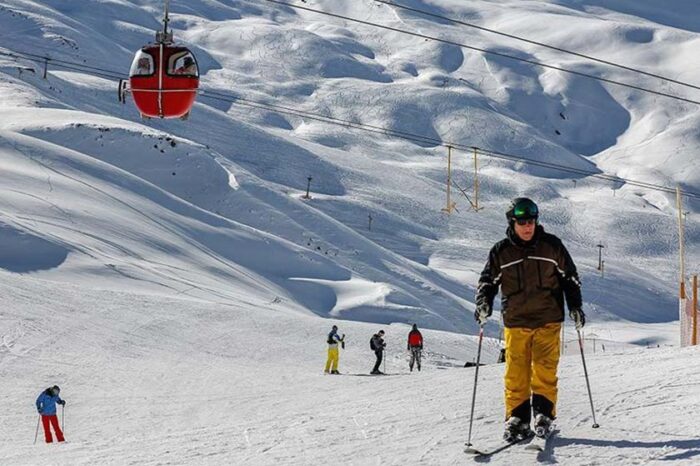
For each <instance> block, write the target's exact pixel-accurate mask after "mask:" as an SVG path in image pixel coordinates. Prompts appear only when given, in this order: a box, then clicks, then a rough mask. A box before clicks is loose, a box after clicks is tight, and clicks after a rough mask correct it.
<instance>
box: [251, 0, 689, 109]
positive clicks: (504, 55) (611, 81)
mask: <svg viewBox="0 0 700 466" xmlns="http://www.w3.org/2000/svg"><path fill="white" fill-rule="evenodd" d="M264 1H266V2H268V3H274V4H277V5H283V6H287V7H290V8H297V9H299V10H305V11H310V12H312V13H318V14H321V15H326V16H331V17H333V18H338V19H342V20H345V21H351V22H355V23H359V24H364V25H366V26H372V27H377V28H381V29H386V30H388V31H393V32H398V33H400V34H406V35H409V36H414V37H420V38H421V39H427V40H432V41H435V42H440V43H443V44H448V45H454V46H456V47H460V48H464V49H468V50H474V51H476V52H481V53H484V54H488V55H494V56H498V57H501V58H507V59H510V60H515V61H520V62H524V63H528V64H530V65H535V66H541V67H543V68H549V69H552V70H557V71H562V72H564V73H569V74H573V75H576V76H581V77H584V78H589V79H595V80H596V81H602V82H605V83H608V84H614V85H616V86H621V87H626V88H629V89H634V90H637V91H642V92H647V93H649V94H654V95H657V96H661V97H668V98H670V99H675V100H678V101H681V102H687V103H691V104H695V105H700V101H698V100H693V99H688V98H685V97H681V96H679V95H675V94H668V93H666V92H661V91H655V90H653V89H649V88H646V87H642V86H637V85H634V84H629V83H625V82H622V81H616V80H614V79H608V78H603V77H600V76H595V75H593V74H589V73H584V72H582V71H576V70H572V69H569V68H562V67H560V66H556V65H550V64H547V63H543V62H540V61H537V60H530V59H528V58H522V57H516V56H515V55H509V54H507V53H502V52H496V51H493V50H487V49H483V48H480V47H474V46H472V45H467V44H462V43H460V42H455V41H451V40H448V39H442V38H440V37H435V36H429V35H426V34H421V33H419V32H413V31H407V30H405V29H399V28H395V27H392V26H386V25H383V24H379V23H373V22H371V21H365V20H362V19H358V18H352V17H350V16H344V15H339V14H336V13H330V12H327V11H322V10H317V9H314V8H309V7H306V6H301V5H295V4H293V3H287V2H282V1H279V0H264Z"/></svg>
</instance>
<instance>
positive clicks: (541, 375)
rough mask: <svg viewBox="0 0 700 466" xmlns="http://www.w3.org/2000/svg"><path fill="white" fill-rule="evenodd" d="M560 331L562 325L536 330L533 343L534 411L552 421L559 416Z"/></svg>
mask: <svg viewBox="0 0 700 466" xmlns="http://www.w3.org/2000/svg"><path fill="white" fill-rule="evenodd" d="M560 331H561V324H560V323H553V324H547V325H545V326H544V327H541V328H538V329H536V330H535V336H534V338H533V343H532V410H533V411H534V412H535V415H537V414H544V415H545V416H547V417H549V418H550V419H554V418H555V417H556V414H557V409H556V406H557V382H558V380H559V379H558V378H557V368H558V366H559V352H560V339H559V333H560Z"/></svg>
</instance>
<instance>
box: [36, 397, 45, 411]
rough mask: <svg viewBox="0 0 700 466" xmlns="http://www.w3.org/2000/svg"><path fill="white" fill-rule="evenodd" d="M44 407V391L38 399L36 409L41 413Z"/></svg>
mask: <svg viewBox="0 0 700 466" xmlns="http://www.w3.org/2000/svg"><path fill="white" fill-rule="evenodd" d="M43 408H44V394H43V393H42V394H41V395H39V397H38V398H37V399H36V410H37V411H38V412H39V414H41V410H42V409H43Z"/></svg>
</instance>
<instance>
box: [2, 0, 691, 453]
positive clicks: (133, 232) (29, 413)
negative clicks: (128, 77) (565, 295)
mask: <svg viewBox="0 0 700 466" xmlns="http://www.w3.org/2000/svg"><path fill="white" fill-rule="evenodd" d="M297 3H298V4H301V2H297ZM403 4H405V5H409V6H412V7H416V8H420V9H424V10H427V11H430V12H432V13H436V14H440V15H448V16H452V17H456V18H459V19H461V20H464V21H467V22H473V23H476V24H479V25H482V26H486V27H491V28H496V29H499V30H503V31H506V32H509V33H513V34H520V35H523V36H525V37H528V38H531V39H534V40H539V41H543V42H547V43H551V44H553V45H555V46H559V47H565V48H570V49H574V50H576V51H579V52H582V53H587V54H591V55H594V56H598V57H601V58H604V59H607V60H613V61H619V62H621V63H624V64H627V65H632V66H636V67H639V68H642V69H644V70H647V71H650V72H653V73H658V74H663V75H666V76H669V77H671V78H674V79H679V80H684V81H688V82H691V83H693V84H696V85H697V84H698V82H697V81H696V80H695V76H696V75H697V70H698V61H697V59H696V55H697V54H696V50H697V44H698V39H699V36H698V34H699V33H700V31H698V28H697V23H698V21H697V19H699V18H700V6H698V5H697V2H695V1H691V0H687V1H686V0H676V1H675V2H673V8H660V7H659V6H658V5H657V4H655V3H654V2H629V1H623V0H619V1H609V2H608V1H606V2H601V1H597V0H557V1H548V2H522V1H515V0H509V1H498V2H494V1H486V0H477V1H470V2H464V1H461V0H410V1H408V0H406V1H404V2H403ZM304 5H305V6H308V7H311V8H315V9H321V10H324V11H328V12H333V13H336V14H342V15H347V16H350V17H354V18H358V19H361V20H363V21H368V22H373V23H379V24H384V25H388V26H391V27H394V28H399V29H407V30H411V31H414V32H418V33H421V34H425V35H429V36H439V37H442V38H445V39H448V40H450V41H454V42H460V43H464V44H467V45H470V46H474V47H479V48H483V49H487V50H492V51H497V52H501V53H507V54H512V55H517V56H519V57H522V58H526V59H529V60H537V61H544V62H548V63H552V64H554V65H557V66H562V67H567V68H571V69H574V70H578V71H582V72H586V73H593V74H596V75H599V76H602V77H605V78H608V79H613V80H619V81H625V82H628V83H630V84H632V85H636V86H643V87H650V88H654V89H657V90H660V91H663V92H667V93H674V94H678V95H680V96H683V97H686V98H688V99H691V100H698V99H700V94H698V91H697V90H694V89H690V88H683V87H681V86H678V85H676V84H672V83H669V82H664V81H662V82H659V81H657V80H654V79H653V78H650V77H644V76H641V75H637V74H631V73H629V72H626V71H623V70H619V69H613V68H607V67H604V66H602V65H600V64H594V63H589V62H586V61H585V60H584V59H582V58H577V57H572V56H567V55H562V54H560V53H557V52H554V51H552V50H547V49H542V48H538V47H536V46H534V45H528V44H523V43H521V42H514V41H513V40H511V39H506V38H504V37H500V36H495V35H492V34H488V33H485V32H478V31H476V30H473V29H468V28H464V27H461V26H458V25H455V24H452V23H448V22H445V21H443V20H439V19H436V18H434V17H426V16H421V15H418V14H415V13H411V12H408V11H405V10H401V9H397V8H395V7H390V6H387V5H385V4H379V3H376V2H374V1H371V0H346V1H341V0H333V1H331V0H307V1H306V2H305V3H304ZM160 15H161V2H160V1H156V0H138V1H136V0H99V1H91V2H88V1H82V0H74V1H70V2H66V1H63V0H45V1H34V0H5V1H3V2H2V4H1V5H0V96H2V98H1V99H0V214H1V215H2V216H1V217H0V276H1V277H2V281H1V283H2V285H1V286H2V289H3V297H4V302H5V304H6V305H5V306H3V309H2V310H0V342H1V344H0V378H1V379H2V380H7V381H12V383H11V384H9V386H7V385H4V386H3V395H4V396H5V399H6V400H8V402H7V403H4V404H3V409H4V410H5V412H6V414H7V416H8V419H9V422H6V423H2V424H1V425H0V435H2V437H3V438H4V439H6V441H5V442H3V443H2V445H1V446H0V463H1V464H46V463H50V462H51V461H54V462H55V463H58V464H124V463H135V464H159V463H168V462H170V463H175V464H241V463H243V464H256V465H257V464H280V463H282V464H321V463H325V462H326V461H327V459H328V457H329V456H339V457H341V458H343V460H344V461H346V464H374V463H377V464H414V463H415V464H421V463H422V464H458V463H462V462H463V461H464V460H465V459H464V457H463V454H462V453H461V447H462V443H463V441H464V440H465V438H464V437H465V434H466V425H467V421H468V415H467V406H468V402H469V397H470V395H471V391H470V386H471V377H472V375H473V373H472V372H471V370H467V369H463V368H462V367H461V366H462V365H463V364H464V362H465V361H470V360H473V359H474V357H475V354H474V349H475V341H474V338H473V337H471V336H469V335H473V333H474V330H475V324H474V322H473V319H472V317H471V313H472V312H473V302H472V301H473V295H474V287H475V285H476V282H477V278H478V273H479V271H480V269H481V267H482V265H483V262H484V260H485V258H486V254H487V251H488V249H489V248H490V247H491V245H492V244H493V243H494V242H495V241H497V240H499V239H500V238H501V237H502V235H503V231H504V229H505V222H504V216H503V213H504V211H505V209H506V206H507V203H508V200H509V199H511V198H513V197H516V196H521V195H526V196H530V197H532V198H534V199H535V200H536V201H537V202H538V204H540V207H541V210H542V217H541V220H542V223H543V224H544V225H545V228H546V229H547V230H548V231H551V232H553V233H555V234H557V235H558V236H560V237H561V238H562V239H563V240H564V242H565V244H566V245H567V247H568V248H569V249H570V251H571V253H572V255H573V257H574V258H575V260H576V262H577V264H578V266H579V269H580V273H581V276H582V278H583V283H584V301H585V310H586V312H587V314H588V316H589V324H588V326H587V328H586V333H587V335H588V336H589V337H590V338H591V339H595V342H593V341H589V347H588V349H589V350H590V351H591V353H592V351H593V350H595V351H596V353H595V355H592V357H591V362H590V366H591V372H592V374H593V385H594V391H595V393H594V396H595V398H596V400H597V403H598V407H599V410H600V411H599V416H600V419H599V422H600V423H601V425H602V426H603V428H602V429H601V430H600V431H596V432H592V431H590V430H589V429H588V427H587V426H588V424H590V419H589V418H588V405H587V398H586V393H585V386H584V384H583V383H582V379H581V370H580V362H579V361H578V359H576V356H577V347H576V345H575V344H573V343H572V338H573V332H572V331H571V329H570V328H569V327H567V330H566V335H565V340H566V341H567V342H568V343H567V345H566V346H567V348H566V349H565V352H566V353H567V355H569V356H572V357H568V358H565V361H564V363H563V365H562V405H561V409H560V420H559V421H560V423H561V426H562V433H561V435H560V438H559V439H558V443H557V444H556V447H555V448H556V451H554V452H548V453H547V456H546V457H545V458H543V460H545V461H550V462H554V461H558V462H561V463H564V464H596V463H600V464H612V463H615V464H617V463H624V462H628V463H630V464H636V463H643V462H649V463H652V464H653V463H654V462H661V461H664V462H665V461H667V460H677V461H678V462H680V463H687V464H692V462H693V461H695V460H697V454H696V452H697V450H698V449H699V448H700V445H698V444H697V437H698V435H697V434H698V433H697V430H695V431H693V427H692V426H693V425H694V424H695V423H694V421H693V419H692V418H691V417H692V413H693V408H695V407H697V399H696V398H695V397H694V395H693V396H687V393H688V392H689V391H690V390H692V387H693V386H694V385H697V380H696V377H695V375H694V374H693V372H692V371H691V370H690V369H688V367H692V361H693V360H694V358H696V357H697V355H696V352H695V351H693V350H684V351H681V352H678V351H676V350H672V349H669V350H666V349H660V350H653V351H652V350H646V349H635V346H638V347H646V346H650V347H655V346H656V345H668V344H672V345H673V344H677V333H678V332H677V322H676V320H677V304H676V299H675V296H676V290H677V284H676V281H677V278H676V274H677V272H676V267H677V227H676V223H675V211H674V210H675V207H674V202H675V200H674V197H673V196H672V195H669V194H663V193H659V192H656V191H650V190H646V189H642V188H637V187H634V186H631V185H624V184H623V185H620V184H615V185H613V184H609V183H604V182H601V181H599V180H596V179H593V178H590V177H580V176H576V177H574V178H572V176H571V175H570V174H567V173H564V172H558V171H556V170H553V169H551V168H544V167H538V166H533V165H527V164H522V163H515V162H509V161H503V160H497V159H490V158H488V157H484V156H483V155H482V156H481V157H480V159H479V163H480V172H479V181H480V186H481V194H480V204H481V205H482V206H483V207H484V209H483V210H481V211H479V212H478V213H477V212H474V211H473V210H470V208H469V203H468V202H467V200H466V199H465V198H464V197H463V196H462V195H461V194H460V193H459V192H458V191H457V190H453V200H455V201H456V207H457V209H458V210H457V211H455V212H453V213H452V215H449V216H448V215H446V214H445V213H444V212H442V211H441V209H443V208H444V207H445V205H446V200H445V192H444V191H445V176H446V155H447V154H446V152H447V151H446V149H445V148H444V147H440V146H439V145H437V144H435V143H434V142H430V139H438V140H444V141H450V142H453V143H457V144H461V145H466V146H480V147H484V148H488V149H491V150H496V151H501V152H508V153H512V154H515V155H519V156H522V157H527V158H530V159H535V160H538V161H543V162H551V163H556V164H560V165H566V166H569V167H574V168H577V169H582V170H587V171H591V172H597V173H608V174H612V175H619V176H623V177H629V178H632V179H638V180H640V181H645V182H649V183H654V184H661V185H666V186H675V185H676V184H680V185H681V187H683V188H684V189H687V190H690V191H696V192H697V191H700V178H698V176H699V175H698V173H700V171H698V169H697V157H696V155H695V154H696V152H697V149H698V146H699V145H700V143H699V141H698V137H697V134H696V133H697V130H696V128H697V126H698V122H697V119H698V111H697V107H696V106H695V105H693V104H690V103H687V102H686V103H683V102H678V101H674V100H670V99H667V98H664V97H660V96H654V95H650V94H644V93H641V92H639V91H634V90H631V89H626V88H621V87H616V86H614V85H610V84H603V83H600V82H598V81H591V80H587V79H585V78H583V77H581V76H573V75H568V74H565V73H562V72H558V71H554V70H551V69H544V68H541V67H538V66H535V65H530V64H526V63H522V62H516V61H512V60H508V59H505V58H503V57H497V56H494V55H488V54H484V53H480V52H475V51H470V50H468V49H462V48H459V47H457V46H454V45H449V44H446V43H440V42H433V41H430V40H425V39H421V38H417V37H412V36H408V35H404V34H401V33H399V32H389V31H386V30H382V29H378V28H375V27H371V26H368V25H359V24H357V23H353V22H351V21H345V20H341V19H332V18H329V17H327V16H321V15H318V14H317V13H313V12H308V11H300V10H296V9H292V8H288V7H281V6H279V5H275V4H272V3H270V2H266V1H264V0H174V1H173V2H172V15H173V17H172V18H173V22H172V26H173V27H174V28H175V35H176V38H178V39H180V40H182V41H183V42H184V43H185V44H186V45H188V46H189V47H190V48H192V50H193V51H194V52H195V53H196V55H197V58H198V62H199V65H200V68H201V71H202V88H204V89H205V90H207V91H210V92H211V91H217V92H220V93H223V94H225V95H229V96H233V97H238V98H241V99H246V100H237V101H235V102H234V103H232V102H231V101H229V100H235V99H229V100H217V99H212V98H211V94H209V96H207V95H202V96H200V97H199V99H198V103H197V104H196V106H195V108H194V110H193V112H192V115H191V117H190V119H189V120H188V121H186V122H183V121H159V120H149V121H143V120H141V119H140V118H139V115H138V114H137V112H136V110H135V108H134V106H133V105H132V103H131V102H127V104H126V105H122V104H120V103H119V102H118V101H117V99H116V85H117V83H116V81H115V80H114V79H110V78H109V76H114V75H113V74H111V73H112V71H116V73H117V75H119V74H120V73H122V74H123V75H125V74H126V72H127V69H128V67H129V63H130V61H131V59H132V56H133V53H134V51H135V50H136V49H138V48H139V47H141V46H142V45H144V44H145V43H147V42H149V41H150V40H151V39H152V36H153V31H154V30H155V29H157V28H159V24H160V23H159V21H160ZM11 52H29V53H34V54H38V55H39V56H50V57H51V59H52V60H53V59H55V60H63V61H64V63H63V64H64V65H66V62H67V63H68V65H67V66H64V67H57V66H56V64H57V63H56V62H51V64H50V65H49V67H48V75H47V79H43V78H42V74H43V62H42V60H31V59H28V58H26V57H24V58H18V57H16V56H8V55H7V53H11ZM71 64H72V65H71ZM76 64H80V66H76ZM84 66H88V67H93V68H90V69H87V68H85V67H84ZM94 67H96V68H99V70H98V69H96V68H94ZM104 73H107V74H106V75H105V74H104ZM250 101H254V102H258V103H259V104H262V105H263V106H264V107H265V108H262V109H261V108H252V107H250V106H246V105H245V104H246V103H250ZM280 106H281V107H285V108H287V109H293V110H295V111H306V112H313V113H315V114H320V115H324V116H327V117H331V118H335V119H340V120H346V121H350V122H353V123H357V124H362V125H372V126H375V127H380V128H386V129H390V130H393V131H398V132H410V133H416V134H419V135H421V136H424V137H426V138H428V139H423V141H422V142H421V143H415V142H411V141H407V140H402V139H396V138H390V137H388V136H387V135H384V134H380V133H381V132H382V131H379V133H377V132H363V131H358V130H352V129H351V128H349V127H347V125H346V126H343V125H328V124H326V123H322V122H320V121H317V120H315V119H313V118H308V117H301V116H298V115H297V116H295V115H290V114H289V112H288V111H286V110H284V109H281V108H279V107H280ZM453 155H454V158H453V167H454V170H455V171H454V181H455V182H456V183H457V184H458V185H459V186H460V187H462V188H465V189H466V192H467V193H469V194H471V190H470V188H469V187H470V186H471V183H472V181H473V173H472V172H471V170H472V160H471V156H472V154H471V153H465V152H461V151H454V153H453ZM309 177H311V178H312V180H311V199H304V198H303V195H304V193H305V190H306V187H307V181H308V178H309ZM684 210H686V211H687V212H688V215H687V218H686V227H687V231H686V240H687V259H688V269H689V272H691V273H693V272H698V264H700V251H699V250H698V247H697V244H698V240H699V239H700V228H699V225H700V223H699V222H698V215H697V214H698V212H700V203H698V202H697V201H689V202H687V203H686V204H685V206H684ZM370 219H371V228H370ZM600 242H602V243H603V244H604V245H605V276H604V277H602V276H601V275H600V273H599V271H598V270H597V265H598V264H597V262H598V255H597V254H598V249H597V247H596V245H597V244H599V243H600ZM494 317H495V319H494V322H492V323H490V324H489V325H488V326H487V332H488V335H490V336H497V335H498V331H499V328H498V324H497V323H496V321H497V316H494ZM331 322H335V323H338V324H339V325H340V326H341V331H344V332H346V333H347V334H348V338H349V344H348V350H347V352H345V353H343V355H342V356H341V360H342V362H341V369H342V370H343V371H344V372H349V373H358V374H359V373H365V372H367V371H368V370H369V365H370V364H371V361H368V355H367V353H368V349H367V340H368V339H369V336H370V335H371V334H372V333H373V332H375V331H376V330H377V328H378V327H379V326H380V325H381V326H383V327H385V328H387V329H388V335H389V343H390V350H391V353H390V357H389V362H388V368H389V370H390V371H391V372H397V373H403V372H405V366H406V356H405V355H404V354H403V352H401V349H402V347H403V344H404V343H403V338H404V336H405V333H406V332H407V329H408V327H407V325H406V324H408V323H412V322H417V323H418V324H419V325H420V326H421V328H427V329H429V330H426V335H427V337H428V341H429V345H428V361H427V364H426V370H425V372H424V373H421V374H419V375H415V374H414V375H412V376H408V375H407V374H403V375H400V376H396V377H387V378H386V379H369V378H367V377H364V378H363V377H340V378H330V377H327V378H324V377H323V376H321V375H320V369H321V364H322V363H323V359H324V335H325V333H326V332H327V330H328V328H329V327H330V325H331ZM452 332H454V333H452ZM602 344H604V345H605V346H606V348H607V351H606V352H605V353H604V354H600V351H601V349H602V346H601V345H602ZM497 352H498V343H497V342H496V341H494V340H492V339H488V340H487V344H486V351H485V355H484V358H485V360H486V361H488V362H493V361H495V359H496V355H497ZM611 352H613V353H622V352H624V353H629V354H624V355H623V354H617V355H613V356H611V355H610V353H611ZM483 374H484V376H483V382H482V383H483V385H482V387H483V388H480V392H479V397H480V398H479V399H480V400H481V401H480V403H481V404H480V408H479V411H478V412H479V418H478V419H475V422H476V425H477V427H478V433H477V437H476V439H477V440H478V441H485V440H486V439H490V438H494V437H495V436H498V435H499V431H500V420H501V412H500V409H501V408H500V407H499V406H500V403H501V401H500V391H501V386H500V374H501V368H499V367H498V366H495V365H494V366H488V367H485V368H484V371H483ZM409 377H410V378H409ZM659 380H662V382H659ZM53 383H58V384H59V385H61V386H63V387H64V389H65V392H64V395H65V397H66V398H67V399H68V400H69V405H68V409H67V413H68V414H67V417H66V423H67V427H66V430H67V432H68V438H69V440H70V443H69V444H67V445H64V446H62V447H60V449H57V448H45V447H44V446H43V445H42V446H40V447H33V446H31V441H32V440H33V437H32V435H33V429H34V426H35V424H34V422H35V420H36V419H35V417H34V409H33V406H32V402H33V399H34V397H35V396H36V394H38V390H41V389H42V388H43V387H44V386H47V385H49V384H53ZM626 391H627V392H626ZM639 431H643V432H639ZM594 449H595V451H596V453H595V454H594V456H591V451H592V450H594ZM53 455H57V456H53ZM520 455H521V452H517V451H513V452H512V453H510V452H509V453H508V454H506V455H504V456H503V459H502V461H503V462H502V464H513V463H517V462H524V461H526V460H524V459H523V457H521V456H520ZM50 457H51V458H53V459H48V458H50ZM498 461H501V460H498ZM663 464H665V463H663Z"/></svg>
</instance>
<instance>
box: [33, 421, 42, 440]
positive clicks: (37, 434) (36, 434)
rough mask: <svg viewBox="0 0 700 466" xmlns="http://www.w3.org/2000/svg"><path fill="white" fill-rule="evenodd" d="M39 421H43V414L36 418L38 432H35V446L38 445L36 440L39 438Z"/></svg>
mask: <svg viewBox="0 0 700 466" xmlns="http://www.w3.org/2000/svg"><path fill="white" fill-rule="evenodd" d="M39 421H41V414H39V417H37V418H36V432H34V445H36V439H37V437H39Z"/></svg>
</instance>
